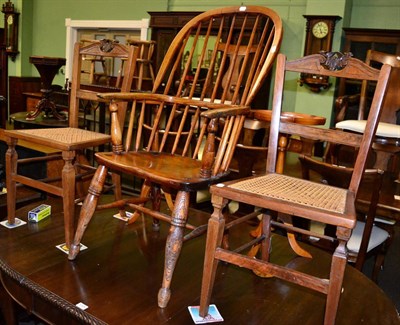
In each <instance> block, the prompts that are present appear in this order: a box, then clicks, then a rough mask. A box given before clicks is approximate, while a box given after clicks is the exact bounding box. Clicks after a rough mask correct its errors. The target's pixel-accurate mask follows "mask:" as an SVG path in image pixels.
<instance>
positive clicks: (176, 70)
mask: <svg viewBox="0 0 400 325" xmlns="http://www.w3.org/2000/svg"><path fill="white" fill-rule="evenodd" d="M281 36H282V22H281V20H280V18H279V16H277V14H276V13H275V12H274V11H272V10H270V9H268V8H263V7H255V6H247V7H246V9H245V10H243V11H242V10H241V9H240V7H229V8H224V9H222V10H221V9H216V10H211V11H208V12H207V13H204V14H200V15H199V16H197V17H195V18H194V19H192V20H191V21H190V22H189V23H187V24H186V25H185V26H184V27H183V28H182V30H181V31H180V32H179V33H178V34H177V36H176V37H175V39H174V40H173V42H172V44H171V46H170V48H169V49H168V51H167V53H166V54H165V58H164V60H163V63H162V64H161V66H160V69H159V71H158V74H157V76H156V79H155V82H154V88H153V91H152V94H140V93H135V94H132V93H131V94H127V95H126V94H120V95H118V94H106V95H104V96H103V95H101V94H100V97H101V98H103V99H104V100H107V99H113V100H114V101H115V106H113V109H112V114H114V115H115V116H118V117H120V113H119V108H118V107H117V106H119V105H121V100H124V101H125V100H128V101H130V104H129V110H130V114H129V121H128V122H127V126H128V127H127V128H126V129H122V128H118V129H115V130H113V134H114V137H113V138H114V141H113V145H114V148H115V150H116V151H117V152H120V153H122V152H123V151H124V152H128V151H130V150H134V151H140V150H146V151H152V152H160V153H161V152H162V153H170V154H173V155H181V156H185V157H191V158H193V159H197V160H202V166H203V168H202V175H203V176H204V177H210V176H216V175H219V174H224V173H226V172H227V170H228V168H229V165H230V162H231V160H232V156H233V153H234V147H235V145H236V143H237V141H238V138H239V135H240V130H241V128H242V126H243V123H244V115H245V114H246V113H247V112H248V106H249V105H250V103H251V102H252V100H253V98H254V96H255V95H256V93H257V92H258V91H259V90H260V88H261V86H262V85H263V81H264V79H265V78H266V76H267V74H268V73H269V71H270V69H271V67H272V63H273V62H274V59H275V58H276V55H277V52H278V50H279V46H280V43H281ZM208 111H212V112H213V113H211V115H210V114H209V113H207V112H208ZM235 111H236V112H235ZM226 112H230V113H229V114H226ZM232 112H235V114H236V115H235V114H231V113H232ZM112 120H113V119H112ZM120 132H124V135H122V134H119V133H120ZM216 136H217V137H218V141H215V137H216ZM123 142H124V143H123Z"/></svg>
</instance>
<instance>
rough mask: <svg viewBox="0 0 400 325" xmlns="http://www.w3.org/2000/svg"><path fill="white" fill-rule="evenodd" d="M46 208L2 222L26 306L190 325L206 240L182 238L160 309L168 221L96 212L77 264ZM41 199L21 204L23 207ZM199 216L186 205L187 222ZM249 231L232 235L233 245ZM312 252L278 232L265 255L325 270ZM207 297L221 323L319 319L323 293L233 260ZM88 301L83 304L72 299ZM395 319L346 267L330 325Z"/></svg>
mask: <svg viewBox="0 0 400 325" xmlns="http://www.w3.org/2000/svg"><path fill="white" fill-rule="evenodd" d="M45 203H48V204H51V205H52V215H51V216H50V217H49V218H47V219H45V220H43V221H41V222H39V223H37V224H35V223H28V224H27V225H24V226H21V227H18V228H15V229H7V228H5V227H1V226H0V245H1V249H0V268H1V277H2V281H3V284H4V286H5V287H6V288H7V290H9V292H11V293H12V294H13V295H14V297H15V298H16V299H17V300H19V301H20V303H21V304H22V305H23V306H25V307H26V308H28V309H29V310H31V311H32V313H34V314H37V315H39V316H41V317H42V318H44V319H47V320H48V321H49V322H55V323H57V324H82V323H91V324H96V323H103V322H104V323H109V324H123V323H132V322H134V321H135V323H138V324H161V323H170V324H193V322H192V320H191V318H190V315H189V312H188V310H187V307H188V306H190V305H197V304H198V303H199V295H200V285H201V274H202V265H203V257H204V242H205V238H204V236H203V237H199V238H196V239H193V240H191V241H189V242H186V243H185V245H184V246H183V251H182V255H181V258H180V261H179V262H178V265H177V269H176V271H175V275H174V281H173V284H172V291H173V296H172V299H171V301H170V303H169V305H168V307H167V308H165V309H159V308H158V307H157V301H156V295H157V291H158V289H159V284H160V281H161V278H162V271H163V267H162V265H163V262H164V258H163V256H164V252H163V251H164V246H165V238H166V236H167V232H168V228H169V227H168V226H167V225H164V224H162V225H161V231H160V232H159V233H157V232H153V231H152V229H151V220H150V218H145V219H143V220H139V221H138V222H137V223H135V224H133V225H129V226H128V225H126V224H125V223H124V222H122V221H120V220H118V219H116V218H113V217H112V215H113V213H114V211H110V210H103V211H101V212H97V213H96V214H95V217H94V218H93V220H92V223H91V224H90V225H89V227H88V229H87V232H86V235H85V237H84V239H83V244H84V245H86V246H88V249H86V250H84V251H82V252H81V254H80V255H79V256H78V258H77V259H76V260H75V261H74V262H70V261H68V260H67V255H66V254H64V253H63V252H61V251H60V250H58V249H57V248H55V246H56V245H58V244H61V241H62V240H63V234H64V233H63V220H62V219H63V216H62V213H61V212H60V210H61V201H60V200H55V199H50V200H46V202H45ZM37 205H39V203H36V204H33V205H30V206H28V207H26V208H23V209H20V210H19V213H18V215H17V216H18V217H19V218H21V219H23V220H26V216H27V211H29V209H31V208H32V207H34V206H37ZM207 216H208V215H207V214H206V213H201V212H197V211H194V210H193V211H191V214H190V218H191V223H192V224H198V223H200V222H204V220H206V219H207ZM253 226H254V225H249V227H248V229H243V231H242V232H240V233H237V232H235V231H232V233H230V236H231V237H230V238H231V243H232V245H234V244H235V243H236V244H237V242H238V239H239V238H240V237H242V236H248V231H249V230H250V229H252V227H253ZM309 250H310V252H311V253H312V254H313V256H314V258H313V259H311V260H309V259H305V258H299V257H296V256H295V255H294V254H293V253H292V252H291V251H290V250H289V249H288V245H287V241H286V239H285V238H283V237H281V236H278V235H277V236H275V237H274V239H273V248H272V259H274V260H275V261H278V260H279V261H280V262H281V263H282V264H285V265H289V266H291V267H293V268H297V269H301V270H303V271H308V272H310V273H313V274H315V275H324V274H327V273H328V272H329V262H330V256H329V255H328V254H327V253H325V252H323V251H320V250H319V249H317V248H314V247H310V248H309ZM217 278H218V282H217V284H216V286H215V289H214V294H213V298H212V303H215V304H216V305H217V307H218V309H219V311H220V312H221V314H222V316H223V317H224V319H225V323H226V324H250V323H253V324H321V323H322V319H323V314H324V304H325V296H324V295H322V294H319V293H316V292H314V291H311V290H307V289H305V288H302V287H299V286H296V285H294V284H290V283H287V282H284V281H282V280H279V279H275V278H269V279H263V278H260V277H257V276H256V275H254V274H253V273H252V272H250V271H248V270H245V269H240V268H237V267H234V266H226V265H222V264H221V265H220V267H219V269H218V274H217ZM78 303H83V304H85V305H87V306H88V309H86V311H82V310H81V309H79V308H78V307H76V306H75V305H76V304H78ZM361 323H362V324H374V325H375V324H381V325H382V324H399V318H398V315H397V312H396V309H395V306H394V304H393V303H392V302H391V301H390V300H389V298H388V297H387V296H386V295H385V294H384V293H383V291H382V290H381V289H380V288H379V287H378V286H377V285H375V283H373V282H372V281H371V280H370V279H368V278H367V277H366V276H364V275H363V274H361V273H360V272H358V271H357V270H355V269H354V268H352V267H350V266H348V267H347V269H346V273H345V279H344V292H343V295H342V298H341V302H340V306H339V311H338V317H337V324H351V325H353V324H361Z"/></svg>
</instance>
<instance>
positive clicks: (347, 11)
mask: <svg viewBox="0 0 400 325" xmlns="http://www.w3.org/2000/svg"><path fill="white" fill-rule="evenodd" d="M13 2H14V4H15V7H16V9H17V10H18V11H19V12H21V22H20V26H21V27H20V38H19V42H20V50H21V54H20V55H18V56H17V59H16V61H15V62H11V61H9V62H10V63H9V74H10V75H11V76H12V75H16V76H31V75H34V76H36V75H38V73H37V71H36V69H35V68H34V67H33V66H32V65H31V64H29V56H30V55H47V56H60V57H63V56H65V43H66V36H65V35H66V33H65V31H66V29H65V18H71V19H73V20H77V19H82V20H129V19H133V20H137V19H142V18H148V17H149V16H148V14H147V11H203V10H207V9H211V8H215V7H221V6H231V5H241V4H242V3H245V4H247V5H250V4H251V5H261V6H267V7H269V8H271V9H273V10H275V11H276V12H277V13H278V14H279V15H280V16H281V17H282V20H283V26H284V37H283V42H282V46H281V52H283V53H285V54H286V55H287V56H288V58H289V59H291V58H297V57H300V56H302V55H303V44H304V40H305V19H304V17H303V15H304V14H321V15H339V16H341V17H342V18H343V19H342V20H340V21H339V22H338V23H337V25H336V30H335V37H334V41H333V49H334V50H339V49H340V45H341V42H342V32H341V31H342V27H359V28H383V29H385V28H386V29H399V30H400V1H399V0H263V1H261V0H253V1H251V2H250V3H249V2H244V1H242V0H239V1H234V0H229V1H228V0H225V1H224V0H150V1H143V0H14V1H13ZM366 17H368V19H366ZM55 83H58V84H63V76H62V75H58V76H56V79H55ZM286 87H287V92H286V94H285V98H286V99H287V100H288V102H289V104H290V105H289V106H290V107H289V106H288V107H287V110H293V111H302V110H304V109H306V111H308V112H309V113H311V114H318V115H325V116H326V117H327V118H328V123H329V119H330V114H331V113H330V110H326V111H323V112H321V109H320V107H322V106H326V105H328V107H332V102H333V87H332V88H331V89H330V90H329V91H326V92H324V93H323V94H315V95H313V98H312V104H313V105H310V104H309V103H310V101H309V99H307V100H306V95H307V98H309V92H308V91H307V90H306V89H305V88H302V87H299V86H298V85H297V76H293V78H292V79H291V80H290V81H289V82H288V83H287V85H286Z"/></svg>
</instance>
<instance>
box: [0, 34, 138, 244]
mask: <svg viewBox="0 0 400 325" xmlns="http://www.w3.org/2000/svg"><path fill="white" fill-rule="evenodd" d="M87 55H89V56H96V57H111V58H125V59H127V62H129V63H127V64H126V65H125V78H124V80H123V83H122V86H121V90H122V91H129V90H130V89H131V85H132V77H133V67H134V60H135V58H136V56H137V51H136V48H134V47H127V46H125V45H120V44H118V43H115V42H114V41H110V40H103V41H97V42H90V43H89V44H88V45H82V44H81V43H79V42H77V43H76V44H75V46H74V61H73V71H72V83H71V89H70V102H69V114H68V127H65V128H50V129H24V130H5V131H4V134H5V136H6V139H7V140H6V141H7V144H8V150H7V153H6V179H7V213H8V216H7V217H8V223H9V224H15V202H16V187H17V183H20V184H24V185H26V186H29V187H33V188H35V189H38V190H40V191H43V192H46V193H49V194H52V195H55V196H59V197H62V199H63V210H64V223H65V243H66V246H67V247H69V246H70V244H71V242H72V238H73V235H74V232H75V225H74V211H75V204H76V203H77V201H79V200H82V196H83V195H85V194H86V191H85V190H84V188H83V187H82V182H81V181H79V182H76V180H78V179H79V180H83V179H86V181H87V179H88V177H90V175H93V173H94V168H93V167H92V165H91V164H90V163H89V162H88V159H86V157H85V153H84V150H85V149H89V148H95V147H98V146H100V145H104V144H106V143H109V142H110V140H111V137H110V135H107V134H103V133H99V132H94V131H90V130H86V129H82V128H79V124H80V123H79V116H80V102H81V101H96V102H99V101H101V100H100V99H99V97H98V96H97V93H98V91H90V90H86V89H84V87H85V86H84V85H83V84H81V82H80V81H81V65H82V60H83V58H84V57H85V56H87ZM124 108H126V107H121V109H120V114H121V116H122V114H124ZM121 119H123V116H122V117H121ZM18 140H24V141H27V142H28V143H33V144H39V145H44V146H47V147H49V148H52V149H55V151H59V154H54V155H51V156H48V157H42V158H39V157H34V158H29V159H19V160H18V154H17V151H16V149H15V147H16V145H17V143H18ZM54 159H62V160H63V167H62V171H60V175H61V180H60V179H59V178H57V179H33V178H29V177H26V176H23V175H19V174H18V165H21V164H29V163H34V162H37V161H38V160H44V161H46V160H54Z"/></svg>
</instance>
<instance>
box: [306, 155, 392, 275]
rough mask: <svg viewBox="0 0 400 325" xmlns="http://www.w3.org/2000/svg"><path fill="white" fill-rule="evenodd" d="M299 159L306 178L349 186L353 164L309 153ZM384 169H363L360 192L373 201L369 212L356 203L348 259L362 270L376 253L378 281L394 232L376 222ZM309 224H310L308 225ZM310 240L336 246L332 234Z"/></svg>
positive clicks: (369, 206)
mask: <svg viewBox="0 0 400 325" xmlns="http://www.w3.org/2000/svg"><path fill="white" fill-rule="evenodd" d="M299 159H300V162H301V167H302V175H303V178H304V179H313V180H315V181H319V182H324V183H326V184H329V185H332V186H337V187H342V188H346V187H348V186H349V183H350V179H351V174H352V173H353V168H351V167H345V166H337V165H333V164H330V163H326V162H323V161H320V160H317V159H316V158H314V157H307V156H304V155H300V156H299ZM383 173H384V172H383V171H382V170H380V169H367V170H366V171H365V172H364V175H363V178H362V181H361V185H360V192H366V193H365V195H364V198H366V199H367V200H368V201H369V202H370V204H369V205H368V210H367V211H366V213H364V211H359V210H360V209H359V208H358V204H356V209H357V212H358V215H357V223H356V226H355V228H354V229H353V232H352V234H351V237H350V239H349V241H348V243H347V249H348V252H349V256H348V261H349V262H351V263H353V264H354V266H355V268H356V269H358V270H359V271H362V269H363V266H364V262H365V259H366V257H367V256H369V255H373V256H375V264H374V268H373V271H372V279H373V280H374V281H375V282H377V280H378V275H379V271H380V270H381V268H382V267H383V262H384V258H385V253H386V250H387V249H388V246H389V245H390V243H391V240H390V239H391V236H392V234H393V233H394V229H392V231H390V232H388V231H386V230H385V229H384V228H387V226H386V227H384V228H383V227H382V226H381V227H379V223H378V224H375V216H376V211H377V206H378V200H379V194H380V191H381V187H382V179H383ZM357 199H358V198H357ZM362 210H363V209H362ZM309 226H310V225H308V227H307V228H309ZM321 228H323V225H322V227H321ZM331 232H332V231H331ZM323 233H324V234H329V233H330V230H329V229H325V231H324V232H323ZM311 242H314V243H315V244H316V245H317V246H319V247H322V248H326V249H328V250H333V249H334V247H335V246H336V241H334V240H332V239H331V238H330V240H328V241H325V240H324V239H317V238H313V239H312V240H311Z"/></svg>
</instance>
